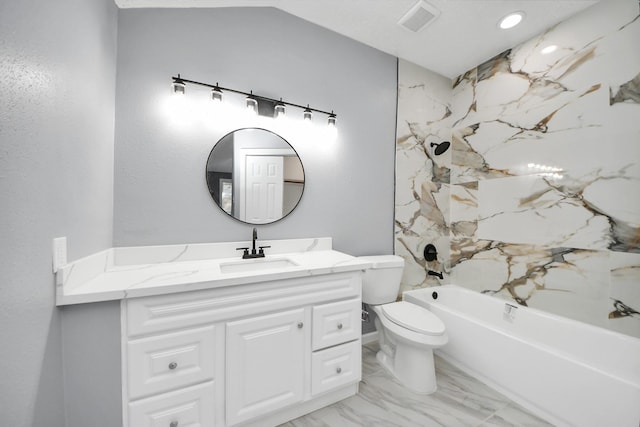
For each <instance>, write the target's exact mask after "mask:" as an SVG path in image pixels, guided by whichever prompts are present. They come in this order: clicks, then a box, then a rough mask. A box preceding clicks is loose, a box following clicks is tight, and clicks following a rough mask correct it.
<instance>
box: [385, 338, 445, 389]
mask: <svg viewBox="0 0 640 427" xmlns="http://www.w3.org/2000/svg"><path fill="white" fill-rule="evenodd" d="M376 359H377V360H378V362H379V363H380V365H382V367H383V368H385V369H386V370H387V371H388V372H389V373H390V374H391V375H393V376H394V377H396V379H397V380H398V381H400V382H401V383H402V385H404V386H405V387H407V388H408V389H409V390H411V391H413V392H414V393H419V394H432V393H434V392H435V391H436V390H437V389H438V386H437V383H436V371H435V365H434V362H433V350H431V349H424V348H422V349H417V348H412V347H408V346H405V345H399V346H396V348H395V357H391V356H390V355H389V354H387V353H386V352H385V351H384V349H383V350H380V351H378V353H377V354H376Z"/></svg>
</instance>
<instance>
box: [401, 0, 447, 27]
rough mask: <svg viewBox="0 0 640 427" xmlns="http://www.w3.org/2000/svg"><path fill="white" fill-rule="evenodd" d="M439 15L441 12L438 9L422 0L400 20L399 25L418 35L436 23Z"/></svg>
mask: <svg viewBox="0 0 640 427" xmlns="http://www.w3.org/2000/svg"><path fill="white" fill-rule="evenodd" d="M439 15H440V11H439V10H438V9H436V8H435V7H433V6H432V5H430V4H429V3H427V2H426V1H422V0H421V1H419V2H418V3H416V4H415V5H414V6H413V7H412V8H411V9H409V11H408V12H407V13H405V14H404V16H403V17H402V18H400V21H398V24H399V25H401V26H402V27H404V28H406V29H407V30H409V31H411V32H413V33H417V32H418V31H421V30H423V29H424V28H425V27H426V26H427V25H428V24H430V23H431V22H433V21H435V20H436V18H437V17H438V16H439Z"/></svg>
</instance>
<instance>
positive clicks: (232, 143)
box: [206, 128, 305, 224]
mask: <svg viewBox="0 0 640 427" xmlns="http://www.w3.org/2000/svg"><path fill="white" fill-rule="evenodd" d="M206 180H207V187H208V189H209V194H210V195H211V197H212V198H213V200H214V201H215V202H216V204H217V205H218V206H219V207H220V209H222V210H223V211H224V212H225V213H227V214H228V215H230V216H232V217H233V218H235V219H237V220H239V221H242V222H246V223H249V224H269V223H272V222H275V221H278V220H280V219H282V218H284V217H285V216H287V215H289V214H290V213H291V212H292V211H293V210H294V209H295V208H296V206H297V205H298V203H299V202H300V199H301V198H302V193H303V192H304V180H305V177H304V168H303V166H302V162H301V161H300V157H299V156H298V154H297V153H296V151H295V150H294V149H293V147H292V146H291V145H290V144H289V143H288V142H287V141H286V140H285V139H284V138H282V137H281V136H280V135H278V134H276V133H274V132H271V131H268V130H266V129H260V128H243V129H237V130H235V131H233V132H230V133H228V134H227V135H225V136H223V137H222V138H221V139H220V140H219V141H218V142H217V143H216V144H215V145H214V147H213V149H212V150H211V153H210V154H209V158H208V159H207V167H206Z"/></svg>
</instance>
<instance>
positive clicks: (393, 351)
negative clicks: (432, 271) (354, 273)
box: [360, 255, 448, 394]
mask: <svg viewBox="0 0 640 427" xmlns="http://www.w3.org/2000/svg"><path fill="white" fill-rule="evenodd" d="M360 259H364V260H366V261H368V262H370V263H372V264H373V266H372V267H371V268H370V269H368V270H366V271H365V273H364V276H363V278H362V302H364V303H366V304H368V305H369V306H370V307H371V308H373V310H374V311H375V313H376V315H377V317H376V323H375V324H376V329H377V330H378V341H379V343H380V351H379V352H378V354H377V355H376V358H377V359H378V361H379V362H380V364H381V365H382V366H384V367H385V368H386V369H387V370H388V371H389V372H390V373H391V374H393V375H394V376H395V377H396V378H397V379H398V380H399V381H400V382H401V383H402V384H404V385H405V386H406V387H407V388H409V389H410V390H412V391H414V392H416V393H422V394H430V393H433V392H434V391H436V389H437V385H436V374H435V367H434V364H433V349H434V348H438V347H442V346H443V345H445V344H446V343H447V341H448V337H447V333H446V331H445V328H444V324H443V323H442V321H441V320H440V319H439V318H438V317H437V316H436V315H435V314H433V313H431V312H430V311H429V310H427V309H426V308H424V307H420V306H418V305H415V304H411V303H409V302H406V301H399V302H396V298H397V295H398V290H399V289H400V279H401V278H402V270H403V268H404V259H402V258H401V257H399V256H395V255H380V256H368V257H361V258H360Z"/></svg>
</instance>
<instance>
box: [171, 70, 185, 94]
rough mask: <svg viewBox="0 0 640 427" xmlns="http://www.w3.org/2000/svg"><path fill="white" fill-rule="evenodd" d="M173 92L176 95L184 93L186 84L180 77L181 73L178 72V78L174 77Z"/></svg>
mask: <svg viewBox="0 0 640 427" xmlns="http://www.w3.org/2000/svg"><path fill="white" fill-rule="evenodd" d="M171 92H172V93H173V94H175V95H184V92H185V84H184V81H183V80H182V79H181V78H180V74H178V77H177V78H175V79H173V83H171Z"/></svg>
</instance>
